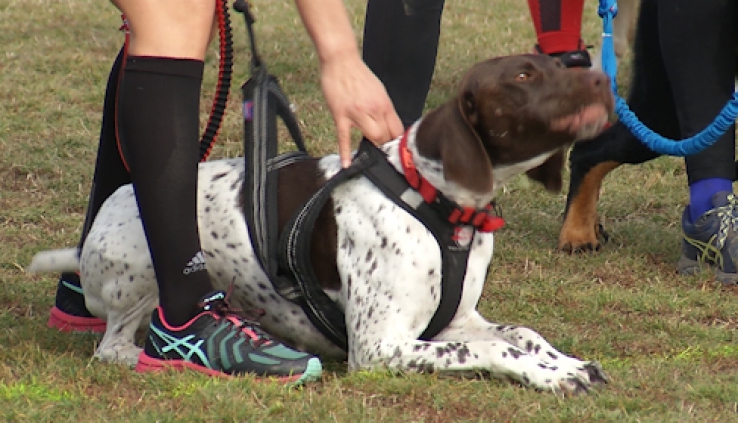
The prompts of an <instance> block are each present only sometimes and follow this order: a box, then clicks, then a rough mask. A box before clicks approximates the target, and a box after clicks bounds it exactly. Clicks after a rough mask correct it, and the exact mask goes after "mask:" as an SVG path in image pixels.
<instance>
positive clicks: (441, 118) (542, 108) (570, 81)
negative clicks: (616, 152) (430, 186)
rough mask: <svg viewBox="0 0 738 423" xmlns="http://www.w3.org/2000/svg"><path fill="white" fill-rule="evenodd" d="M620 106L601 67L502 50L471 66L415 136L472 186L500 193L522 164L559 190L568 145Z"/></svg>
mask: <svg viewBox="0 0 738 423" xmlns="http://www.w3.org/2000/svg"><path fill="white" fill-rule="evenodd" d="M613 107H614V100H613V96H612V93H611V92H610V83H609V79H608V77H607V76H606V75H605V74H603V73H601V72H598V71H585V70H580V69H567V68H566V67H564V65H563V64H562V63H561V62H560V61H559V60H558V59H554V58H551V57H549V56H546V55H517V56H507V57H499V58H494V59H490V60H487V61H484V62H481V63H478V64H476V65H474V66H473V67H472V68H471V69H470V70H469V71H468V72H467V73H466V75H465V76H464V78H463V80H462V82H461V84H460V86H459V90H458V94H457V96H456V97H455V98H454V99H452V100H450V101H449V102H447V103H445V104H444V105H442V106H441V107H439V108H438V109H436V110H434V111H432V112H431V113H429V114H428V115H427V116H426V118H425V119H423V121H422V122H421V124H420V127H419V128H418V134H417V138H416V143H417V148H418V152H419V153H420V154H421V155H422V156H424V157H427V158H430V159H437V160H441V161H442V163H443V169H444V177H445V179H446V180H448V181H451V182H453V183H455V184H457V185H460V186H461V187H463V188H464V189H466V190H470V191H472V192H476V193H479V194H482V195H484V194H485V193H490V194H489V195H493V194H492V193H494V192H495V191H496V190H497V189H499V188H500V187H501V185H502V184H504V183H505V181H507V180H508V179H509V178H510V177H512V176H514V175H516V174H519V173H522V172H527V173H528V176H530V177H531V178H533V179H535V180H537V181H539V182H541V183H543V184H544V185H545V187H546V188H547V189H549V190H559V189H561V184H562V182H561V170H562V168H563V161H564V151H565V148H566V147H568V146H569V145H570V144H571V143H572V142H574V141H576V140H579V139H586V138H591V137H593V136H595V135H597V134H598V133H599V132H600V131H601V130H602V128H603V127H604V125H605V124H606V123H607V118H608V115H609V113H611V112H612V111H613ZM490 199H491V198H490Z"/></svg>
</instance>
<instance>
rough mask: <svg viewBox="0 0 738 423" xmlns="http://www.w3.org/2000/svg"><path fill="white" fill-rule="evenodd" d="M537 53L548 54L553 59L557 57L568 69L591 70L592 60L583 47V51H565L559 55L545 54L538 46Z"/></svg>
mask: <svg viewBox="0 0 738 423" xmlns="http://www.w3.org/2000/svg"><path fill="white" fill-rule="evenodd" d="M535 51H536V53H538V54H548V55H549V56H551V57H556V58H558V59H559V60H561V63H563V64H564V66H566V67H567V68H591V67H592V59H591V58H590V57H589V53H588V52H587V48H586V47H585V46H582V48H581V50H572V51H564V52H559V53H544V52H543V50H541V48H540V47H539V46H538V44H536V46H535Z"/></svg>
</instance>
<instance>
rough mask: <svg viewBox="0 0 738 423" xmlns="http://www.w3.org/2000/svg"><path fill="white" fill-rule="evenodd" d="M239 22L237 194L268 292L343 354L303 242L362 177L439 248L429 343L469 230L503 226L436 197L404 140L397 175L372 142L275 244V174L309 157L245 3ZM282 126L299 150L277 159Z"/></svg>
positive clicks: (458, 273) (453, 287)
mask: <svg viewBox="0 0 738 423" xmlns="http://www.w3.org/2000/svg"><path fill="white" fill-rule="evenodd" d="M234 6H235V8H236V9H237V10H239V11H241V12H242V13H244V14H245V16H246V23H247V27H248V30H249V34H250V41H251V45H252V53H253V55H252V77H251V79H249V81H247V83H246V84H244V86H243V87H242V92H243V94H244V121H245V142H244V144H245V149H244V150H245V151H244V156H245V160H246V166H247V169H248V170H249V171H248V172H246V178H245V181H244V185H243V190H242V202H243V206H244V214H245V216H246V222H247V226H248V229H249V235H250V238H251V242H252V244H253V247H254V251H255V253H256V256H257V257H258V259H259V261H260V264H261V266H262V269H264V271H265V273H266V274H267V276H268V277H269V279H270V281H271V282H272V284H273V286H274V288H275V290H276V291H277V292H278V293H279V294H280V295H281V296H282V297H283V298H285V299H287V300H289V301H291V302H293V303H295V304H298V305H300V307H301V308H302V309H303V310H304V311H305V314H306V315H307V316H308V318H309V319H310V321H311V323H312V324H313V325H314V326H315V327H316V328H318V329H319V330H320V332H321V333H322V334H323V335H325V336H326V337H327V338H328V339H330V340H331V341H332V342H333V343H334V344H336V345H337V346H339V347H341V348H343V349H344V350H348V339H347V331H346V319H345V315H344V313H343V311H342V310H340V309H339V307H338V306H337V304H336V303H335V302H333V301H332V300H331V299H330V298H329V297H328V296H327V295H326V294H325V292H324V291H323V290H322V288H321V285H320V282H319V281H318V278H317V276H316V275H315V272H314V270H313V267H312V264H311V262H310V240H311V237H312V233H313V228H314V226H315V221H316V219H317V217H318V215H319V214H320V211H321V210H322V209H323V206H324V205H325V204H326V201H327V200H328V199H329V198H330V195H331V192H332V190H333V189H334V188H335V187H337V186H338V185H340V184H341V183H343V182H345V181H347V180H349V179H352V178H355V177H357V176H364V177H366V178H367V179H369V180H370V181H371V182H372V183H373V184H374V185H375V186H376V187H377V188H378V189H380V190H381V191H382V192H383V193H384V195H385V196H387V198H389V199H391V200H392V201H394V202H395V203H396V204H397V205H398V206H400V207H401V208H402V209H404V210H405V211H407V212H408V213H410V214H412V215H413V216H414V217H415V218H416V219H417V220H418V221H419V222H421V223H422V224H423V225H424V226H425V227H426V228H427V229H428V231H430V232H431V234H433V236H434V238H435V239H436V242H438V245H439V247H440V250H441V258H442V265H441V277H442V282H441V299H440V303H439V305H438V309H437V310H436V313H435V314H434V315H433V317H432V318H431V321H430V322H429V324H428V326H427V328H426V329H425V330H424V331H423V333H422V334H421V335H420V337H419V339H422V340H429V339H431V338H433V337H434V336H435V335H437V334H438V333H439V332H440V331H441V330H443V328H445V327H446V326H447V325H448V324H449V322H451V320H452V319H453V317H454V315H455V314H456V310H457V308H458V305H459V303H460V301H461V296H462V291H463V282H464V277H465V275H466V267H467V260H468V258H469V251H470V249H471V246H472V245H473V240H474V236H475V234H476V231H482V232H491V231H494V230H497V229H499V228H500V227H502V225H503V224H504V221H503V220H502V218H500V217H498V216H495V215H493V214H492V206H491V205H489V206H487V207H485V208H483V209H474V208H462V207H460V206H459V205H457V204H456V203H455V202H453V201H451V200H450V199H448V198H447V197H446V196H444V195H443V194H442V193H440V192H438V191H437V190H436V189H435V187H433V185H431V184H430V183H429V182H428V181H427V180H426V179H425V178H423V177H422V176H421V175H420V173H419V172H418V171H417V169H416V168H415V165H414V162H413V159H412V153H411V151H410V149H409V148H408V146H407V141H408V140H407V138H408V134H407V133H406V134H405V136H403V138H402V140H401V141H400V148H399V151H400V159H401V162H402V167H403V172H404V176H403V174H401V173H399V172H397V170H396V169H395V168H394V167H393V166H392V165H391V164H390V163H389V162H388V161H387V156H386V155H385V154H384V153H383V152H382V151H381V150H379V149H378V148H377V147H375V146H374V145H373V144H372V143H371V142H369V141H367V140H363V141H362V142H361V144H360V146H359V150H358V152H357V153H356V155H355V157H354V159H353V161H352V163H351V166H350V167H348V168H344V169H341V170H340V171H339V172H338V173H336V175H334V176H333V177H332V178H331V179H329V180H328V181H327V182H326V183H325V185H323V186H322V187H321V188H320V189H319V190H318V191H317V192H316V193H315V194H314V195H313V196H312V197H311V198H310V199H309V200H308V201H307V202H306V203H305V204H304V205H303V207H302V208H301V209H300V210H299V211H298V212H297V213H295V215H294V216H292V218H291V219H290V221H289V222H288V223H287V226H286V227H285V229H284V231H283V232H282V235H281V237H279V239H277V237H276V234H278V233H279V228H278V227H277V220H276V219H277V218H276V216H277V200H276V198H277V191H276V190H277V176H278V174H277V171H278V169H279V168H281V167H283V166H285V165H288V164H290V163H294V162H295V161H299V160H305V159H307V158H309V156H308V154H307V152H306V150H305V147H304V143H303V141H302V137H301V134H300V131H299V126H298V125H297V121H296V120H295V118H294V116H293V115H292V112H291V110H290V108H289V101H288V100H287V97H286V96H285V95H284V94H283V93H282V91H281V89H280V88H279V84H278V83H277V81H276V78H274V77H273V76H271V75H269V74H268V73H267V72H266V67H265V66H264V64H263V62H261V61H260V60H259V59H258V55H257V54H256V49H255V44H254V39H253V32H252V31H251V24H252V23H253V17H251V15H250V13H249V11H248V5H246V4H245V3H243V4H241V2H236V4H235V5H234ZM277 116H279V117H280V118H281V119H282V120H283V121H284V122H285V124H286V126H287V128H288V130H289V132H290V135H291V136H292V138H293V140H294V142H295V144H296V145H297V147H298V149H299V150H300V151H298V152H293V153H288V154H284V155H280V156H277V155H276V148H277V139H276V118H277Z"/></svg>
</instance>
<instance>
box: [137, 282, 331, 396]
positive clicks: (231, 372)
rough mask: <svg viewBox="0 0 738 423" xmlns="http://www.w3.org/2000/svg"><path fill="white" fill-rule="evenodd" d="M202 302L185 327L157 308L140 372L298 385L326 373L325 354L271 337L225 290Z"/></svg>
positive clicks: (139, 366)
mask: <svg viewBox="0 0 738 423" xmlns="http://www.w3.org/2000/svg"><path fill="white" fill-rule="evenodd" d="M198 306H199V307H200V309H201V310H202V311H201V312H200V313H199V314H198V315H197V316H195V317H194V318H193V319H192V320H190V321H189V322H187V323H185V324H184V325H182V326H180V327H174V326H171V325H169V324H167V323H166V322H165V321H164V315H163V313H162V310H161V307H157V308H156V310H154V312H153V314H152V316H151V324H150V325H149V330H148V333H147V334H146V341H145V344H144V350H143V351H142V352H141V354H140V355H139V357H138V364H137V365H136V371H138V372H147V371H159V370H164V369H169V368H172V369H176V370H185V369H192V370H196V371H198V372H202V373H206V374H209V375H211V376H236V375H243V374H254V375H256V376H261V377H267V378H275V379H277V380H278V381H281V382H289V383H292V384H297V385H299V384H303V383H305V382H310V381H314V380H317V379H319V378H320V375H321V373H322V366H321V363H320V359H318V358H317V357H314V356H311V355H309V354H306V353H302V352H299V351H295V350H293V349H291V348H289V347H287V346H285V345H283V344H281V343H279V342H277V341H275V340H274V339H272V338H270V337H269V335H267V334H266V333H265V332H264V331H263V330H262V329H261V328H259V326H258V324H257V323H255V322H254V321H252V320H249V319H246V318H244V317H242V316H241V315H240V314H238V311H237V310H234V309H232V308H231V307H230V305H229V304H228V295H227V294H226V293H224V292H223V291H215V292H212V293H210V294H209V295H207V296H205V297H204V298H203V299H202V301H201V302H200V303H199V304H198Z"/></svg>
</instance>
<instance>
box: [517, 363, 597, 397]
mask: <svg viewBox="0 0 738 423" xmlns="http://www.w3.org/2000/svg"><path fill="white" fill-rule="evenodd" d="M538 367H539V368H540V369H541V370H542V371H541V372H536V374H534V375H533V377H532V378H526V379H527V381H528V382H529V385H531V386H532V387H533V388H535V389H538V390H541V391H549V392H554V393H556V394H560V395H579V394H586V393H588V392H589V391H590V390H591V389H592V388H593V387H594V386H595V385H599V384H604V383H608V381H609V379H608V377H607V375H605V372H604V371H603V370H602V366H601V365H600V364H599V363H598V362H596V361H585V362H580V363H579V364H578V365H576V366H555V365H551V364H539V365H538Z"/></svg>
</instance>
